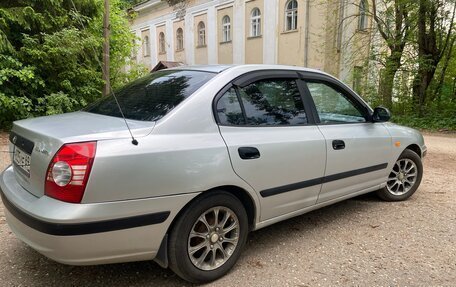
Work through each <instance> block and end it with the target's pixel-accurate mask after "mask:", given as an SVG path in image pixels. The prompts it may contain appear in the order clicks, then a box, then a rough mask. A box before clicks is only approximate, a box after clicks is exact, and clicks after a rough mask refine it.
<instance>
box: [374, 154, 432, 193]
mask: <svg viewBox="0 0 456 287" xmlns="http://www.w3.org/2000/svg"><path fill="white" fill-rule="evenodd" d="M422 177H423V164H422V162H421V158H420V157H419V156H418V155H417V154H416V153H415V152H413V151H411V150H408V149H407V150H405V151H404V152H403V153H402V154H401V155H400V156H399V158H398V159H397V161H396V163H395V164H394V166H393V169H392V170H391V172H390V174H389V175H388V180H387V182H386V186H385V187H384V188H382V189H380V190H378V191H377V195H378V196H379V197H380V198H381V199H383V200H386V201H401V200H406V199H407V198H409V197H410V196H411V195H412V194H413V193H415V191H416V190H417V188H418V186H419V185H420V183H421V178H422Z"/></svg>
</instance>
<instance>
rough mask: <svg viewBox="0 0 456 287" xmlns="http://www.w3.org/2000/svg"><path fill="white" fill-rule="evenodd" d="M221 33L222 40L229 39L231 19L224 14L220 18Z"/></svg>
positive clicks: (226, 40) (227, 40)
mask: <svg viewBox="0 0 456 287" xmlns="http://www.w3.org/2000/svg"><path fill="white" fill-rule="evenodd" d="M222 35H223V42H229V41H231V20H230V17H228V16H225V17H223V19H222Z"/></svg>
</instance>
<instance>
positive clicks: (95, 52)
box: [71, 0, 138, 145]
mask: <svg viewBox="0 0 456 287" xmlns="http://www.w3.org/2000/svg"><path fill="white" fill-rule="evenodd" d="M71 4H72V5H73V9H74V10H75V12H77V13H78V14H79V15H80V14H81V13H80V12H79V10H78V8H76V5H75V4H74V2H73V0H71ZM76 18H77V20H78V21H79V24H81V26H82V27H83V28H84V30H86V27H85V25H84V23H83V22H82V21H81V18H79V17H78V15H76ZM92 50H93V54H94V55H95V60H96V61H97V63H98V65H99V66H100V68H101V70H103V69H104V68H103V65H102V64H101V62H100V59H98V57H97V51H96V49H95V46H94V45H92ZM108 83H109V90H110V91H111V94H112V96H113V98H114V100H115V101H116V105H117V107H118V108H119V111H120V114H121V115H122V118H123V120H124V122H125V125H126V126H127V129H128V132H129V133H130V136H131V143H132V144H133V145H138V141H137V140H136V139H135V137H134V136H133V133H132V132H131V129H130V126H129V125H128V122H127V119H126V118H125V115H124V113H123V111H122V107H121V106H120V104H119V101H118V100H117V97H116V94H115V93H114V91H113V89H112V86H111V82H110V81H109V82H108Z"/></svg>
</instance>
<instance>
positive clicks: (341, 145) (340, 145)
mask: <svg viewBox="0 0 456 287" xmlns="http://www.w3.org/2000/svg"><path fill="white" fill-rule="evenodd" d="M332 145H333V149H335V150H340V149H344V148H345V142H344V141H343V140H333V142H332Z"/></svg>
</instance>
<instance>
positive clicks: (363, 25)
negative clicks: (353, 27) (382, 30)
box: [358, 0, 368, 31]
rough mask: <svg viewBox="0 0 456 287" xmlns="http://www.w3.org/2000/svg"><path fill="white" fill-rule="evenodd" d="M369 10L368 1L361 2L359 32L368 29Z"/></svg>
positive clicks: (362, 0)
mask: <svg viewBox="0 0 456 287" xmlns="http://www.w3.org/2000/svg"><path fill="white" fill-rule="evenodd" d="M367 8H368V7H367V1H366V0H361V1H360V2H359V18H358V30H361V31H362V30H366V29H367Z"/></svg>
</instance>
